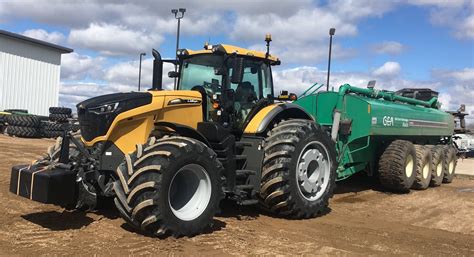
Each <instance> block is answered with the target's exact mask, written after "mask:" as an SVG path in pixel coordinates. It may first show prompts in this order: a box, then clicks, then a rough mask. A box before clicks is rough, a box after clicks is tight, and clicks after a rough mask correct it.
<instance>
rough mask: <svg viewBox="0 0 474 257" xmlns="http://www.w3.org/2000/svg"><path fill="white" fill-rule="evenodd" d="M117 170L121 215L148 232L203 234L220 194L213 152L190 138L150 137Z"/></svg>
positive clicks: (218, 169)
mask: <svg viewBox="0 0 474 257" xmlns="http://www.w3.org/2000/svg"><path fill="white" fill-rule="evenodd" d="M116 173H117V177H118V180H117V181H116V182H114V191H115V193H116V197H115V199H114V201H115V205H116V207H117V209H118V210H119V213H120V215H121V216H122V218H124V219H125V221H127V223H128V224H129V225H131V226H132V227H134V228H135V229H137V230H139V231H141V232H143V233H145V234H148V235H158V236H162V235H165V234H171V235H173V236H175V237H178V236H192V235H195V234H198V233H201V232H202V231H203V230H204V229H206V228H207V227H209V226H210V225H211V223H212V219H213V217H214V215H215V213H216V212H217V211H218V209H219V203H220V201H221V199H222V198H223V197H224V192H223V189H222V186H223V176H222V174H223V167H222V165H221V163H220V162H219V161H218V160H217V159H216V154H215V153H214V151H212V150H211V149H210V148H208V147H207V146H206V145H205V144H203V143H202V142H200V141H197V140H194V139H191V138H186V137H167V138H162V139H159V140H155V138H151V139H150V140H149V142H148V143H147V144H145V145H137V150H136V151H135V152H134V153H132V154H130V155H126V156H125V160H124V162H123V163H122V164H121V165H120V166H119V167H118V168H117V172H116Z"/></svg>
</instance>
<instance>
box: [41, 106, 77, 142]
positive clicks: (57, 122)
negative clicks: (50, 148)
mask: <svg viewBox="0 0 474 257" xmlns="http://www.w3.org/2000/svg"><path fill="white" fill-rule="evenodd" d="M71 114H72V110H71V109H70V108H65V107H50V108H49V120H48V121H47V122H44V123H43V124H42V128H43V131H42V132H43V137H46V138H57V137H60V136H62V135H63V133H64V130H65V129H67V128H68V127H69V126H68V125H67V124H68V123H69V120H70V119H71V118H72V115H71Z"/></svg>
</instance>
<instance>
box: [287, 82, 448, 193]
mask: <svg viewBox="0 0 474 257" xmlns="http://www.w3.org/2000/svg"><path fill="white" fill-rule="evenodd" d="M314 86H316V84H315V85H313V87H314ZM313 87H310V88H309V89H308V90H306V91H305V92H304V93H303V94H302V95H301V96H300V98H299V99H298V100H297V101H296V102H295V103H296V104H298V105H300V106H302V107H303V108H304V109H305V110H306V111H307V112H309V113H310V114H311V115H312V116H313V118H314V119H315V121H316V123H318V124H320V125H321V126H323V127H325V128H326V131H328V133H330V134H331V138H332V140H333V141H334V142H335V144H336V151H337V157H336V160H337V162H338V168H337V180H343V179H346V178H348V177H350V176H351V175H353V174H355V173H357V172H361V171H365V172H367V173H368V175H377V176H378V177H379V178H380V182H381V183H382V185H383V186H385V187H386V188H388V189H390V190H392V191H396V192H408V191H409V190H410V188H413V189H426V188H427V187H428V186H439V185H441V183H443V182H444V183H450V182H451V181H452V179H453V176H454V170H455V166H456V150H455V148H454V147H453V146H452V140H451V136H452V135H453V131H454V122H453V118H452V115H450V114H449V113H446V112H444V111H441V110H439V109H438V108H439V104H438V102H437V98H435V97H433V98H431V100H429V101H421V100H417V99H413V98H407V97H403V96H400V95H397V94H396V93H395V92H390V91H385V90H377V89H374V88H373V85H372V86H371V87H368V88H367V89H365V88H358V87H352V86H350V85H348V84H345V85H343V86H341V87H340V88H339V91H338V92H334V91H324V92H318V93H308V92H310V90H312V89H313ZM318 89H319V88H317V89H316V90H314V91H313V92H315V91H317V90H318Z"/></svg>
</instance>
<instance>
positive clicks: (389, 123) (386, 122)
mask: <svg viewBox="0 0 474 257" xmlns="http://www.w3.org/2000/svg"><path fill="white" fill-rule="evenodd" d="M382 124H383V125H384V126H386V127H392V126H393V117H390V116H383V119H382Z"/></svg>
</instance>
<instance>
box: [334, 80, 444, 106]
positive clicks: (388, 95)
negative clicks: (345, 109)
mask: <svg viewBox="0 0 474 257" xmlns="http://www.w3.org/2000/svg"><path fill="white" fill-rule="evenodd" d="M351 92H353V93H358V94H361V95H364V96H367V97H370V98H375V99H378V98H383V99H385V100H387V101H399V102H402V103H408V104H414V105H422V106H425V107H430V108H437V103H438V99H437V98H436V97H433V98H431V100H429V101H422V100H418V99H414V98H408V97H403V96H399V95H397V94H395V92H391V91H380V90H376V89H375V90H374V89H372V88H360V87H352V86H351V85H349V84H344V85H342V86H341V87H340V88H339V101H338V104H337V109H339V110H340V108H341V107H342V100H343V98H344V95H346V94H348V93H351Z"/></svg>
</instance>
